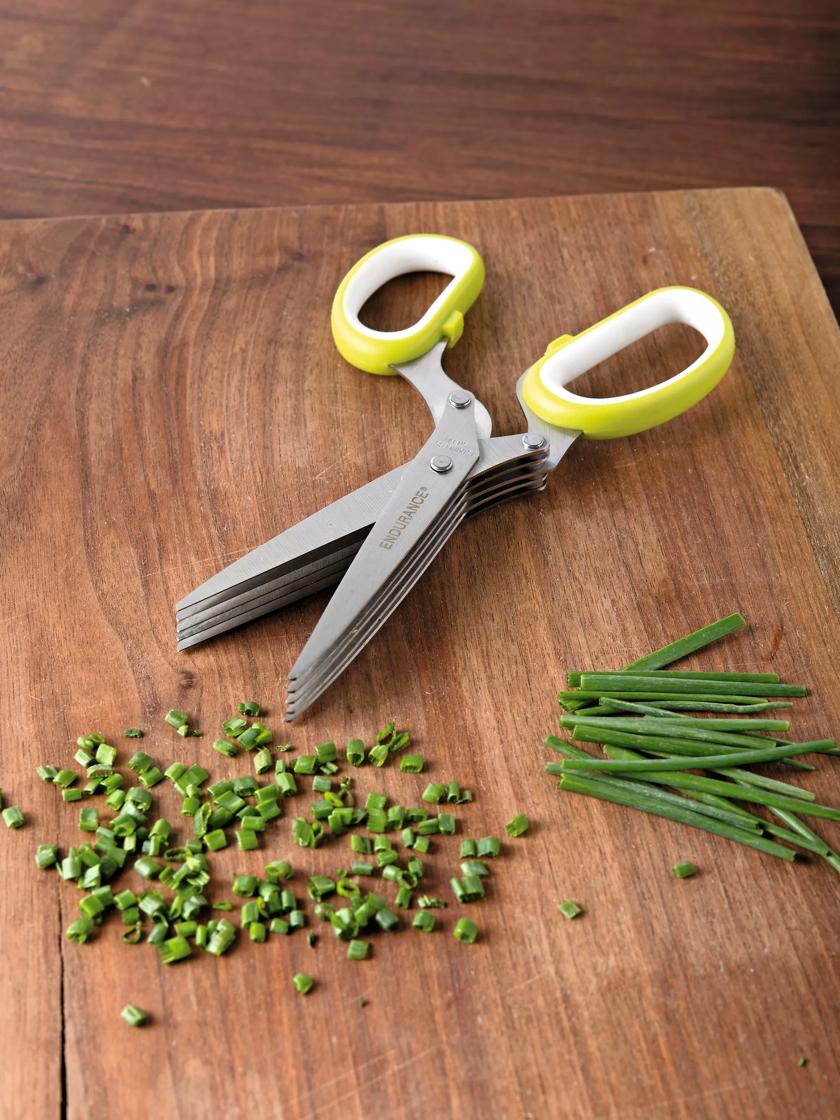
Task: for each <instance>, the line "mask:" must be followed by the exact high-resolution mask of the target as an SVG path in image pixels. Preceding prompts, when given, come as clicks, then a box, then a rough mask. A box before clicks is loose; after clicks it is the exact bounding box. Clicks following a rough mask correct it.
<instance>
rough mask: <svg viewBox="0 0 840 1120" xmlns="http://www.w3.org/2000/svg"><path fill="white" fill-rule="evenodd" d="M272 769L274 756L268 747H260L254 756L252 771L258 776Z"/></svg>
mask: <svg viewBox="0 0 840 1120" xmlns="http://www.w3.org/2000/svg"><path fill="white" fill-rule="evenodd" d="M273 768H274V756H273V755H272V753H271V751H270V750H269V748H268V747H261V748H260V750H258V751H257V753H256V754H255V755H254V770H255V771H256V772H257V773H258V774H267V773H268V771H269V770H272V769H273Z"/></svg>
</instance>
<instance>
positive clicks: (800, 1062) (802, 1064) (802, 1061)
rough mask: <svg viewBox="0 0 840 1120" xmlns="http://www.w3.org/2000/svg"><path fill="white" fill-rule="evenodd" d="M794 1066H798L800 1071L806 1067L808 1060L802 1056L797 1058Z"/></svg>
mask: <svg viewBox="0 0 840 1120" xmlns="http://www.w3.org/2000/svg"><path fill="white" fill-rule="evenodd" d="M796 1064H797V1065H798V1066H799V1068H800V1069H804V1068H805V1066H807V1064H808V1059H807V1058H806V1057H805V1055H804V1054H803V1055H802V1056H801V1057H799V1058H798V1059H797V1061H796Z"/></svg>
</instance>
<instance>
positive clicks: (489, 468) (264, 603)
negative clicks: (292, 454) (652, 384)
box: [178, 436, 547, 648]
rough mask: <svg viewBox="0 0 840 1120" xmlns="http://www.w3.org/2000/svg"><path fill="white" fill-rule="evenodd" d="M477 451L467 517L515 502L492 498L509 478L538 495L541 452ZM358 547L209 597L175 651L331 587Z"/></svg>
mask: <svg viewBox="0 0 840 1120" xmlns="http://www.w3.org/2000/svg"><path fill="white" fill-rule="evenodd" d="M479 449H480V459H479V462H478V463H476V464H475V465H474V466H473V468H472V470H471V472H470V475H469V478H468V490H469V507H468V510H467V515H468V516H472V514H473V513H474V512H476V511H477V510H478V509H484V508H487V507H488V506H490V505H494V504H496V503H497V502H498V501H499V500H500V499H501V500H508V499H509V497H511V496H515V494H502V495H499V494H498V491H499V489H500V488H501V487H503V486H504V487H509V485H510V482H509V480H510V479H512V478H513V479H516V478H521V479H522V489H523V491H524V490H525V489H528V490H533V489H539V488H541V487H542V486H543V485H544V484H545V478H546V466H545V458H546V453H547V448H543V449H539V448H529V447H527V446H524V445H523V442H522V439H521V438H520V437H517V436H499V437H496V438H494V439H486V440H481V441H480V443H479ZM534 472H537V473H540V472H541V477H540V479H539V481H536V482H535V480H534V478H533V477H532V475H533V474H534ZM526 476H527V477H526ZM363 489H364V488H363ZM368 529H369V527H368ZM281 536H282V534H281ZM360 544H361V540H356V541H354V542H353V543H352V544H351V545H348V546H345V547H343V548H336V549H335V551H334V552H332V553H329V554H327V555H325V556H323V557H322V558H321V559H319V560H318V561H317V562H314V563H310V564H307V565H303V566H301V567H298V568H294V569H292V570H291V571H288V572H286V574H285V575H282V576H280V577H277V578H275V579H271V580H267V581H266V582H265V583H263V584H262V585H257V586H254V587H251V588H249V589H248V590H247V591H246V592H244V593H241V594H239V595H236V594H231V595H228V596H225V597H223V598H221V597H218V596H214V597H211V599H210V600H207V601H206V602H204V603H199V604H197V605H196V606H195V607H192V608H190V610H189V612H188V613H186V614H185V615H184V617H183V618H182V619H179V622H178V639H179V648H188V647H189V646H193V645H196V644H198V643H199V642H201V641H203V640H204V639H205V638H210V637H214V636H216V635H217V634H221V633H224V632H225V631H227V630H230V629H233V628H235V627H236V626H237V625H239V624H240V623H244V622H247V621H251V620H252V619H255V618H259V617H262V616H263V615H265V614H268V613H270V611H272V610H276V609H278V608H279V607H281V606H285V605H287V604H290V603H292V602H295V601H297V600H298V599H301V598H304V597H305V596H306V595H308V594H310V593H313V592H315V591H317V590H321V589H323V588H326V587H329V586H331V584H333V583H337V582H338V581H339V580H340V579H341V576H342V575H343V573H344V572H345V571H346V569H347V567H348V565H349V563H350V561H351V560H352V558H353V556H354V555H355V553H356V552H357V551H358V548H359V547H360Z"/></svg>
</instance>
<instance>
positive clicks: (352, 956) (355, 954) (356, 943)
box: [347, 938, 370, 961]
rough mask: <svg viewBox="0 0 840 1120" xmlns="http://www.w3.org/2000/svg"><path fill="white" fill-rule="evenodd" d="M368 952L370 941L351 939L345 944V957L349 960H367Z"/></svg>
mask: <svg viewBox="0 0 840 1120" xmlns="http://www.w3.org/2000/svg"><path fill="white" fill-rule="evenodd" d="M369 953H370V942H369V941H360V940H357V939H355V938H354V939H353V940H352V941H351V942H350V943H349V945H348V946H347V959H348V960H350V961H364V960H367V958H368V955H369Z"/></svg>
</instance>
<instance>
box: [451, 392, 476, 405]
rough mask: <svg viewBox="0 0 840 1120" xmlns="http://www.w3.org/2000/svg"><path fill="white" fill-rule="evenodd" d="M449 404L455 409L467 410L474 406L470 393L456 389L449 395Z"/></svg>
mask: <svg viewBox="0 0 840 1120" xmlns="http://www.w3.org/2000/svg"><path fill="white" fill-rule="evenodd" d="M449 403H450V404H451V405H452V407H453V408H466V407H467V406H468V405H471V404H472V393H468V392H467V391H466V389H454V390H453V391H452V392H451V393H450V394H449Z"/></svg>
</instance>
